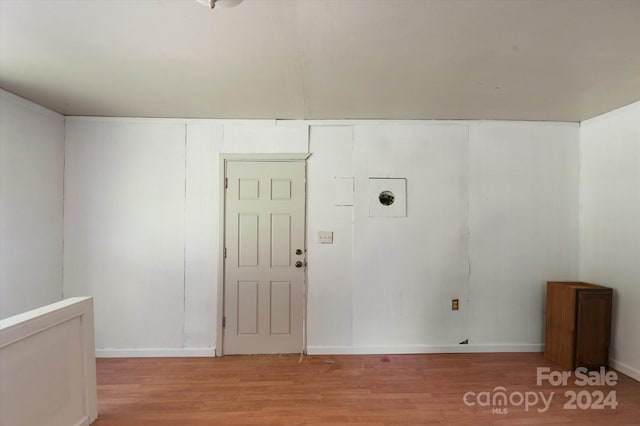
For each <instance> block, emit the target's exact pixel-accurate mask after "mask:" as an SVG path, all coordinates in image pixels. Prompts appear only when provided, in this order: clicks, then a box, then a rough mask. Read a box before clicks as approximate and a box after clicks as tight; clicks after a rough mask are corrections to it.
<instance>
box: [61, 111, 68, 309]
mask: <svg viewBox="0 0 640 426" xmlns="http://www.w3.org/2000/svg"><path fill="white" fill-rule="evenodd" d="M66 174H67V118H66V117H65V116H62V256H61V259H60V261H61V262H62V267H61V269H60V280H61V281H60V300H64V249H65V247H64V241H65V238H64V235H65V230H66V227H65V220H64V214H65V208H64V205H65V199H66V197H65V189H66V185H65V184H66V178H65V175H66Z"/></svg>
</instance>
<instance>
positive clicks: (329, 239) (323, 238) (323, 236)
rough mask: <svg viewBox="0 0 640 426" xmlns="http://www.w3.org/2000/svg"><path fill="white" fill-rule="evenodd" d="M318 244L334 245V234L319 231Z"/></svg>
mask: <svg viewBox="0 0 640 426" xmlns="http://www.w3.org/2000/svg"><path fill="white" fill-rule="evenodd" d="M318 242H319V243H320V244H333V232H331V231H318Z"/></svg>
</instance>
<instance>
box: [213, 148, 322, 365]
mask: <svg viewBox="0 0 640 426" xmlns="http://www.w3.org/2000/svg"><path fill="white" fill-rule="evenodd" d="M310 156H311V153H307V152H303V153H273V154H266V153H263V154H260V153H255V154H254V153H247V154H244V153H243V154H237V153H233V154H227V153H221V154H220V155H219V163H218V164H219V165H218V191H219V192H218V193H219V194H220V198H219V199H220V207H219V218H220V225H219V226H220V228H219V233H218V235H220V238H219V247H218V308H217V309H218V311H217V315H216V317H217V318H216V319H217V324H216V348H215V353H216V356H223V355H224V349H223V348H224V329H223V326H222V323H223V318H224V279H225V257H224V248H225V243H226V233H225V232H226V210H227V205H226V204H227V197H226V187H225V179H226V177H227V164H228V163H229V162H236V161H237V162H252V161H255V162H258V161H259V162H265V161H274V162H275V161H278V162H281V161H304V162H305V163H306V161H307V159H308V158H309V157H310ZM305 170H306V167H305ZM306 179H307V178H306V171H305V212H304V216H305V218H304V219H305V220H304V224H305V225H304V229H305V235H304V241H305V250H306V240H307V235H306V234H307V217H306V216H307V182H306ZM303 287H304V302H303V303H304V305H305V306H303V309H302V312H303V313H302V321H303V327H302V347H303V348H304V352H306V347H307V332H306V330H307V306H306V303H307V277H306V268H305V278H304V283H303Z"/></svg>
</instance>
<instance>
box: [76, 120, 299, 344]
mask: <svg viewBox="0 0 640 426" xmlns="http://www.w3.org/2000/svg"><path fill="white" fill-rule="evenodd" d="M66 129H67V137H66V167H65V183H66V189H65V194H66V195H65V256H64V266H65V276H64V294H65V297H69V296H75V295H85V294H90V295H92V296H94V304H95V325H96V346H97V348H98V351H97V353H98V355H102V356H111V355H113V356H119V355H122V356H136V355H176V356H177V355H211V354H213V353H214V343H215V337H216V335H215V330H216V318H217V314H216V311H217V309H216V307H217V299H216V294H217V277H218V275H217V274H218V272H217V271H218V269H217V266H218V258H217V256H218V238H219V233H218V224H219V210H218V209H219V204H218V154H220V153H222V152H278V151H282V150H284V151H286V152H306V151H307V149H308V137H307V135H308V130H307V127H306V126H298V127H276V126H275V122H274V121H269V120H267V121H251V122H241V121H238V122H233V123H229V122H227V123H226V125H223V124H222V122H218V121H215V120H193V121H188V122H187V121H184V120H144V119H143V120H136V119H109V118H106V119H99V118H74V117H69V118H68V119H67V125H66Z"/></svg>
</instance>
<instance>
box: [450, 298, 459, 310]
mask: <svg viewBox="0 0 640 426" xmlns="http://www.w3.org/2000/svg"><path fill="white" fill-rule="evenodd" d="M459 308H460V303H459V301H458V299H451V310H452V311H457V310H458V309H459Z"/></svg>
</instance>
